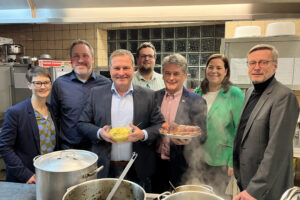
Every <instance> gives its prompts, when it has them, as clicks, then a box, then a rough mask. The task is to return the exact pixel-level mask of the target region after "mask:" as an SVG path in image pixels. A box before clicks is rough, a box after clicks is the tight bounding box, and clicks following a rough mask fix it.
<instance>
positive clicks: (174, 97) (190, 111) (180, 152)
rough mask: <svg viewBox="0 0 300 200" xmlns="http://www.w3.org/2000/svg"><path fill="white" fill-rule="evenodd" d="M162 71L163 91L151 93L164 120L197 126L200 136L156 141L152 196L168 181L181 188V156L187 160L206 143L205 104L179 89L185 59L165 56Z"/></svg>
mask: <svg viewBox="0 0 300 200" xmlns="http://www.w3.org/2000/svg"><path fill="white" fill-rule="evenodd" d="M162 71H163V79H164V83H165V86H166V88H165V89H162V90H159V91H157V92H155V99H156V100H157V104H158V105H159V107H160V108H161V111H162V114H163V115H164V117H165V120H166V121H167V122H169V123H170V122H171V123H172V122H175V123H177V124H180V125H192V126H199V127H200V128H201V136H198V137H196V138H193V139H175V138H169V137H167V136H164V137H161V138H160V139H159V140H158V145H157V146H158V148H157V155H156V160H157V164H158V165H157V168H156V169H157V170H156V172H155V175H154V177H153V192H156V193H161V192H163V191H166V190H168V189H169V187H170V184H169V181H171V182H172V183H173V184H174V185H176V186H178V185H180V184H181V178H182V175H183V174H184V173H185V171H186V170H187V168H188V164H187V161H186V158H185V156H184V154H187V155H188V156H190V155H191V154H192V151H194V147H195V148H196V147H199V145H200V143H204V141H205V139H206V113H207V111H206V109H207V108H206V102H205V100H204V99H203V98H202V97H201V96H199V95H197V94H195V93H193V92H191V91H188V90H187V89H186V88H185V87H184V86H183V83H184V81H185V80H186V78H187V61H186V59H185V58H184V57H183V56H182V55H180V54H172V55H170V56H167V57H166V58H164V60H163V63H162ZM192 140H193V143H192V144H190V143H191V142H192ZM188 149H189V150H188ZM199 157H200V155H199Z"/></svg>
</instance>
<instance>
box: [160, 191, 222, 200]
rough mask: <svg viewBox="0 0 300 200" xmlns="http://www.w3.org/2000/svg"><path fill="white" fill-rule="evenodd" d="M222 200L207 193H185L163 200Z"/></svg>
mask: <svg viewBox="0 0 300 200" xmlns="http://www.w3.org/2000/svg"><path fill="white" fill-rule="evenodd" d="M183 199H184V200H200V199H201V200H224V199H223V198H221V197H219V196H217V195H215V194H210V193H207V192H196V191H185V192H177V193H174V194H171V195H170V196H167V197H166V198H164V200H183Z"/></svg>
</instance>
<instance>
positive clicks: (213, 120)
mask: <svg viewBox="0 0 300 200" xmlns="http://www.w3.org/2000/svg"><path fill="white" fill-rule="evenodd" d="M194 92H195V93H197V94H199V95H201V96H202V90H201V88H199V87H198V88H196V89H195V90H194ZM244 97H245V95H244V93H243V92H242V90H241V89H240V88H238V87H235V86H231V87H230V89H229V90H228V91H227V92H226V93H224V89H223V88H222V89H221V90H220V92H219V94H218V96H217V97H216V99H215V100H214V102H213V104H212V106H211V108H210V110H209V112H208V113H207V140H206V142H205V144H204V149H205V152H204V159H205V162H206V163H207V164H208V165H211V166H222V165H227V166H229V167H232V166H233V161H232V156H233V141H234V136H235V133H236V130H237V127H238V123H239V120H240V116H241V112H242V108H243V104H244Z"/></svg>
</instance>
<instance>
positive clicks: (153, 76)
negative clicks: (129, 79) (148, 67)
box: [136, 71, 157, 82]
mask: <svg viewBox="0 0 300 200" xmlns="http://www.w3.org/2000/svg"><path fill="white" fill-rule="evenodd" d="M136 76H137V78H138V79H139V80H143V81H146V80H145V79H144V77H143V76H142V75H141V73H140V72H139V71H136ZM156 78H157V74H156V72H155V71H153V74H152V77H151V79H150V81H152V80H155V79H156ZM146 82H147V81H146Z"/></svg>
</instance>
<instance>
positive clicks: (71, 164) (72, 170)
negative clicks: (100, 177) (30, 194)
mask: <svg viewBox="0 0 300 200" xmlns="http://www.w3.org/2000/svg"><path fill="white" fill-rule="evenodd" d="M97 160H98V156H97V155H96V154H94V153H92V152H90V151H84V150H64V151H55V152H52V153H48V154H45V155H42V156H37V157H36V158H34V167H35V172H36V199H37V200H61V199H62V197H63V195H64V193H65V192H66V191H67V188H69V187H71V186H73V185H76V184H79V183H82V182H85V181H88V180H92V179H96V178H97V173H98V171H100V170H101V168H97Z"/></svg>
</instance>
